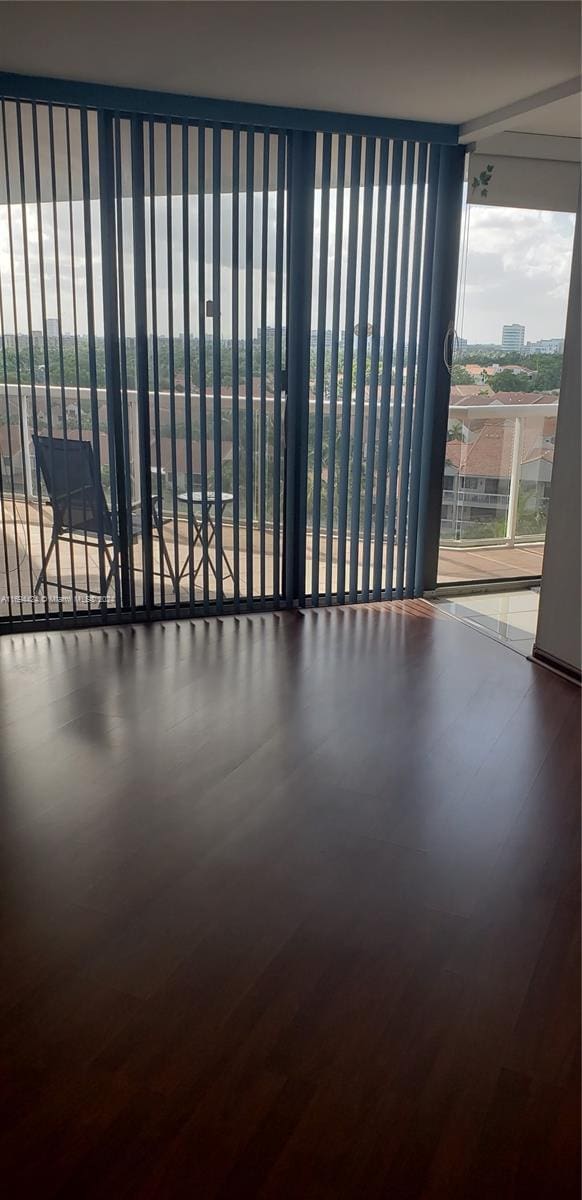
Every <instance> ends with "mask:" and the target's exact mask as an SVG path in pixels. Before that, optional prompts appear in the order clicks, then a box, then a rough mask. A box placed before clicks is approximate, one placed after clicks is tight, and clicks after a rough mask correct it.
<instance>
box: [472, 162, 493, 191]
mask: <svg viewBox="0 0 582 1200" xmlns="http://www.w3.org/2000/svg"><path fill="white" fill-rule="evenodd" d="M493 169H494V168H493V163H488V164H487V166H486V167H485V169H484V170H483V171H481V174H480V175H475V176H474V177H473V183H472V189H473V191H474V192H477V191H478V192H480V193H481V195H482V196H487V195H488V193H489V184H490V183H491V176H492V174H493Z"/></svg>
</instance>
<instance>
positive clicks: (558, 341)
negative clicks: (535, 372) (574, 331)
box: [525, 338, 564, 354]
mask: <svg viewBox="0 0 582 1200" xmlns="http://www.w3.org/2000/svg"><path fill="white" fill-rule="evenodd" d="M525 352H526V354H563V353H564V339H563V338H541V339H540V341H539V342H528V343H527V346H526V347H525Z"/></svg>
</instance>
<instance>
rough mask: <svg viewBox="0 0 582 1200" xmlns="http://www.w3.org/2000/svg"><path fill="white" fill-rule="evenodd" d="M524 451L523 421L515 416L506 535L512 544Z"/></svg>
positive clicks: (515, 530)
mask: <svg viewBox="0 0 582 1200" xmlns="http://www.w3.org/2000/svg"><path fill="white" fill-rule="evenodd" d="M522 452H523V421H522V420H521V417H516V418H515V432H514V435H513V450H512V454H511V479H510V483H509V502H508V505H507V529H506V531H505V536H506V537H507V541H508V542H509V545H510V546H513V545H514V542H515V535H516V533H517V509H518V504H519V484H520V476H521V458H522Z"/></svg>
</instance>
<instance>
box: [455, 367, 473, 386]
mask: <svg viewBox="0 0 582 1200" xmlns="http://www.w3.org/2000/svg"><path fill="white" fill-rule="evenodd" d="M451 383H458V384H460V383H473V377H472V375H470V374H469V372H468V371H467V370H466V368H465V367H463V366H462V365H461V363H455V364H454V365H453V369H452V371H451Z"/></svg>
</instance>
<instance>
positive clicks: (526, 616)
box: [436, 588, 540, 655]
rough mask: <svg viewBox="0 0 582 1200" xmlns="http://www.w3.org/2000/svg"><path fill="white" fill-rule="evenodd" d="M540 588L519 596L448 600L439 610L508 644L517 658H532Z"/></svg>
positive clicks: (492, 594) (501, 594)
mask: <svg viewBox="0 0 582 1200" xmlns="http://www.w3.org/2000/svg"><path fill="white" fill-rule="evenodd" d="M539 599H540V596H539V588H528V589H526V590H522V591H518V592H488V593H487V594H484V595H480V596H460V597H459V598H458V599H455V598H451V597H447V599H442V600H437V601H436V603H437V604H438V606H439V608H440V609H442V610H443V611H444V612H448V613H450V614H451V615H452V616H454V617H459V618H460V619H461V620H462V621H465V622H466V624H468V625H473V626H474V627H475V628H477V629H480V630H481V631H482V632H483V633H488V634H490V635H492V636H494V637H496V638H498V639H499V641H503V642H507V643H508V645H509V646H511V648H512V650H518V651H519V653H520V654H525V655H528V654H531V652H532V649H533V644H534V638H535V632H536V626H537V620H538V606H539Z"/></svg>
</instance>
